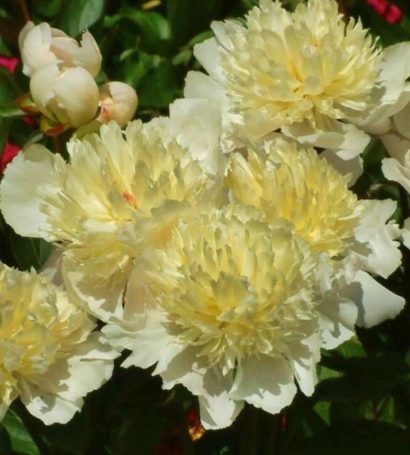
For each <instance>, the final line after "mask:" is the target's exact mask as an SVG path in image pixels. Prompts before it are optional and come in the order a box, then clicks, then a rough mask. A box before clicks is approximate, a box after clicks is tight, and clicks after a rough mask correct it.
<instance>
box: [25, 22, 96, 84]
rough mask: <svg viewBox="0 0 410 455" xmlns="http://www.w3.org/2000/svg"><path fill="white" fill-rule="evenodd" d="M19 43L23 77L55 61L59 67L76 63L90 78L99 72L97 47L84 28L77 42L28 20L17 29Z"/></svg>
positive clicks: (47, 26)
mask: <svg viewBox="0 0 410 455" xmlns="http://www.w3.org/2000/svg"><path fill="white" fill-rule="evenodd" d="M19 46H20V52H21V58H22V61H23V73H24V74H25V75H26V76H32V75H33V74H34V73H35V72H36V71H38V70H39V69H42V68H44V67H45V66H48V65H49V64H51V63H54V64H58V67H59V68H60V69H65V68H72V67H76V66H80V67H82V68H84V69H85V70H87V71H88V72H89V73H90V74H91V75H92V76H94V77H95V76H96V75H97V74H98V72H99V71H100V67H101V61H102V57H101V53H100V49H99V48H98V45H97V43H96V42H95V40H94V38H93V36H92V35H91V33H89V32H87V31H86V32H84V33H83V36H82V38H81V44H79V43H78V42H77V41H76V40H75V39H73V38H70V37H69V36H68V35H66V34H65V33H64V32H62V31H61V30H58V29H56V28H51V27H50V25H49V24H47V23H45V22H43V23H41V24H39V25H36V26H35V25H34V24H33V22H28V23H27V24H26V25H25V26H24V28H23V29H22V30H21V32H20V35H19Z"/></svg>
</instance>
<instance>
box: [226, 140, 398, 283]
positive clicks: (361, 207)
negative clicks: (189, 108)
mask: <svg viewBox="0 0 410 455" xmlns="http://www.w3.org/2000/svg"><path fill="white" fill-rule="evenodd" d="M230 169H231V170H230V172H229V173H228V177H227V179H226V184H227V186H228V188H230V189H231V191H232V194H233V197H234V200H236V201H239V202H241V203H246V204H250V205H253V206H255V207H257V208H258V209H260V210H261V211H262V212H263V213H264V214H265V217H266V220H267V221H268V222H272V221H274V220H276V219H277V218H284V219H286V220H288V221H289V222H291V223H292V224H293V226H294V231H295V233H296V234H297V235H298V236H300V237H302V238H303V239H304V240H306V241H307V242H308V243H309V245H310V247H311V248H312V249H313V250H314V251H316V252H323V253H326V254H327V255H328V256H329V257H330V258H332V259H333V260H335V261H339V260H341V259H343V258H348V259H349V260H353V261H354V262H355V263H356V264H357V267H358V268H359V269H362V270H366V271H368V272H371V273H376V274H378V275H381V276H383V277H387V276H389V275H390V274H391V273H392V272H393V271H394V270H396V269H397V267H399V265H400V263H401V254H400V251H399V249H398V245H399V244H398V242H395V241H394V238H396V237H398V235H399V229H398V227H397V225H396V224H394V223H388V220H389V218H390V217H391V216H392V214H393V212H394V210H395V207H396V204H395V202H394V201H392V200H384V201H375V200H358V199H357V196H356V195H355V194H354V193H353V192H351V191H350V190H349V189H348V177H346V176H342V175H341V174H339V173H338V172H337V171H336V170H335V169H334V168H333V167H332V166H331V165H330V164H328V162H327V161H326V160H325V159H323V158H321V157H320V156H319V155H318V154H317V152H316V151H315V150H313V149H304V148H301V147H300V146H299V147H298V146H297V145H296V143H292V142H290V141H289V140H285V139H282V138H277V139H275V140H272V141H268V142H266V143H265V144H264V145H263V147H260V148H259V149H258V150H252V149H248V150H247V158H244V157H243V155H241V154H240V153H233V154H231V155H230Z"/></svg>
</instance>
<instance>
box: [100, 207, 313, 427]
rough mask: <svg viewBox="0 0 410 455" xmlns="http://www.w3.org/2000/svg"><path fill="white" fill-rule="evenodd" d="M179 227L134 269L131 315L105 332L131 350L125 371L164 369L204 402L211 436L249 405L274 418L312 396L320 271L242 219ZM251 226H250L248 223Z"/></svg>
mask: <svg viewBox="0 0 410 455" xmlns="http://www.w3.org/2000/svg"><path fill="white" fill-rule="evenodd" d="M244 214H245V216H242V215H240V216H239V217H237V216H235V215H230V214H229V210H228V211H227V210H225V211H222V212H219V211H218V210H214V211H213V212H212V213H210V214H203V215H200V216H199V217H197V218H195V219H193V220H190V221H188V222H186V221H180V222H179V224H178V226H177V227H176V228H175V229H174V230H173V232H172V235H171V237H170V240H169V242H168V243H167V245H166V247H165V248H163V249H157V250H149V251H146V252H145V254H143V255H142V256H141V257H140V258H139V260H138V261H137V262H136V265H135V269H134V271H133V274H132V276H131V278H130V281H129V283H128V291H127V296H126V301H125V302H126V303H125V314H128V315H132V318H129V319H127V320H125V321H124V322H123V323H121V322H119V323H117V324H115V323H113V324H110V325H108V326H106V327H105V328H104V332H105V333H106V335H107V337H108V338H109V339H110V341H111V343H113V345H114V346H118V347H120V348H124V347H125V348H127V349H130V350H132V353H131V355H130V356H129V357H128V358H127V359H126V360H125V361H124V363H123V366H124V367H129V366H131V365H135V366H139V367H142V368H148V367H151V366H153V365H154V364H156V368H155V370H154V374H159V375H160V376H161V378H162V380H163V387H164V388H165V389H170V388H172V387H173V386H174V385H175V384H183V385H184V386H185V387H186V388H187V389H188V390H190V391H191V392H192V393H193V394H194V395H197V396H199V402H200V407H201V421H202V424H203V425H204V427H205V428H222V427H225V426H227V425H229V424H231V423H232V421H233V420H234V419H235V418H236V416H237V415H238V413H239V412H240V410H241V408H242V406H243V402H244V401H246V402H248V403H251V404H253V405H255V406H257V407H261V408H262V409H264V410H265V411H267V412H270V413H276V412H279V411H280V410H281V409H282V408H283V407H285V406H287V405H288V404H290V402H291V401H292V399H293V397H294V395H295V393H296V387H295V382H294V375H295V373H296V375H297V376H298V377H299V384H301V387H302V388H304V387H306V390H308V389H309V388H310V383H311V382H312V381H314V379H312V375H313V376H314V371H312V369H313V370H314V366H313V365H314V364H315V363H316V362H317V361H318V358H319V348H320V341H319V331H318V327H319V321H318V315H317V314H316V308H317V306H318V303H317V301H316V300H315V296H314V291H313V289H314V283H315V278H314V266H315V261H314V258H313V256H312V254H311V253H310V251H309V248H308V246H307V245H306V243H305V242H304V241H302V240H301V239H298V238H297V237H295V236H293V235H292V234H291V231H290V230H289V229H288V228H287V227H286V224H285V225H281V224H278V225H276V226H268V225H267V224H264V223H261V222H259V221H258V219H257V218H258V217H254V216H253V213H252V210H248V209H246V208H245V209H244ZM246 218H248V219H246Z"/></svg>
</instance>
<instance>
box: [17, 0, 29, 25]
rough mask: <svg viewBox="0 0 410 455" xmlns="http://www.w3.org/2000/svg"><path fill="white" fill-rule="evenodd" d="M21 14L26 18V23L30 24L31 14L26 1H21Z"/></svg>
mask: <svg viewBox="0 0 410 455" xmlns="http://www.w3.org/2000/svg"><path fill="white" fill-rule="evenodd" d="M19 4H20V9H21V14H22V16H23V18H24V22H28V21H29V20H30V13H29V12H28V8H27V4H26V1H25V0H19Z"/></svg>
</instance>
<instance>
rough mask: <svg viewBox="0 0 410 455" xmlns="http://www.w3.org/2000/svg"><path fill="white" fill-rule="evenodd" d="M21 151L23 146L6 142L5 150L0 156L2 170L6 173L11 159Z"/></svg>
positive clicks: (0, 168)
mask: <svg viewBox="0 0 410 455" xmlns="http://www.w3.org/2000/svg"><path fill="white" fill-rule="evenodd" d="M20 151H21V148H20V147H19V146H18V145H14V144H10V143H9V142H6V145H5V146H4V148H3V152H2V154H1V158H0V170H1V172H2V173H3V174H4V171H5V169H6V167H7V165H8V164H9V163H10V161H12V160H13V158H14V157H15V156H16V155H17V154H18V153H19V152H20Z"/></svg>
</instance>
